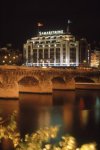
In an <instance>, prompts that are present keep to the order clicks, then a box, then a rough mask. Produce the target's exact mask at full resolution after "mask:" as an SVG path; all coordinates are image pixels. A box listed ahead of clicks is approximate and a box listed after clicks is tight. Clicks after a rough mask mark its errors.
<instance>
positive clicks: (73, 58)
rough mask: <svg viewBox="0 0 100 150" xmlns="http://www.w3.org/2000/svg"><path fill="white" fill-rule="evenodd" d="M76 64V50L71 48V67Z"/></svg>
mask: <svg viewBox="0 0 100 150" xmlns="http://www.w3.org/2000/svg"><path fill="white" fill-rule="evenodd" d="M75 64H76V48H70V65H72V66H73V65H75Z"/></svg>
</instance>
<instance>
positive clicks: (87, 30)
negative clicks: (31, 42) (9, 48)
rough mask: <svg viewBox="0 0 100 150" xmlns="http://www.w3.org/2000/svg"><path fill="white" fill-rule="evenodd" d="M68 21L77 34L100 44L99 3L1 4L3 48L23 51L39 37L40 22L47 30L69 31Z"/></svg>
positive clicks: (16, 0) (31, 0) (43, 0)
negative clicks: (31, 39)
mask: <svg viewBox="0 0 100 150" xmlns="http://www.w3.org/2000/svg"><path fill="white" fill-rule="evenodd" d="M68 19H70V20H71V21H72V23H71V24H70V29H71V31H72V33H73V34H75V35H76V36H78V37H86V38H87V39H88V41H94V40H95V41H100V8H99V0H95V1H94V0H93V1H92V0H91V1H88V0H84V1H83V0H78V1H77V0H13V1H12V0H8V1H7V0H1V2H0V46H2V45H4V44H6V43H12V44H13V46H15V47H16V48H21V49H22V45H23V43H25V42H26V40H27V39H28V38H31V37H32V36H34V34H36V33H37V22H42V23H43V24H44V26H43V28H42V29H43V30H56V29H64V30H65V29H66V26H67V20H68ZM42 29H41V30H42Z"/></svg>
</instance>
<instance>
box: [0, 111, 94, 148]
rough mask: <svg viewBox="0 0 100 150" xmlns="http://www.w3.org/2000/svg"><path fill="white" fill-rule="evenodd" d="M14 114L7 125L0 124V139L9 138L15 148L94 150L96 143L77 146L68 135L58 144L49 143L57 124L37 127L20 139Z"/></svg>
mask: <svg viewBox="0 0 100 150" xmlns="http://www.w3.org/2000/svg"><path fill="white" fill-rule="evenodd" d="M16 114H17V113H16V112H14V113H13V114H12V115H11V116H10V118H9V122H8V124H7V125H2V124H1V125H0V141H1V142H2V139H6V140H9V139H10V140H11V141H12V144H13V146H14V149H15V150H96V143H89V144H83V145H82V146H81V147H80V148H78V144H77V141H76V139H75V138H74V137H72V136H70V135H66V136H63V137H61V141H60V142H59V143H58V144H57V143H56V144H51V143H50V139H52V138H56V136H57V133H58V130H59V127H58V126H55V127H50V128H48V127H45V128H42V129H39V130H38V131H37V132H35V133H32V134H31V135H29V134H26V135H25V137H24V139H21V136H20V133H19V132H18V131H17V123H16Z"/></svg>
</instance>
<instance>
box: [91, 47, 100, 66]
mask: <svg viewBox="0 0 100 150" xmlns="http://www.w3.org/2000/svg"><path fill="white" fill-rule="evenodd" d="M91 67H96V68H98V67H100V51H98V50H94V52H92V53H91Z"/></svg>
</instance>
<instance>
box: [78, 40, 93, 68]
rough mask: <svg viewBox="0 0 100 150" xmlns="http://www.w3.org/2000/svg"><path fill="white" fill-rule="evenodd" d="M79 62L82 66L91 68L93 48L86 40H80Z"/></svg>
mask: <svg viewBox="0 0 100 150" xmlns="http://www.w3.org/2000/svg"><path fill="white" fill-rule="evenodd" d="M79 43H80V44H79V62H80V66H90V61H91V47H90V44H88V42H87V40H86V39H85V38H82V39H80V42H79Z"/></svg>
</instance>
